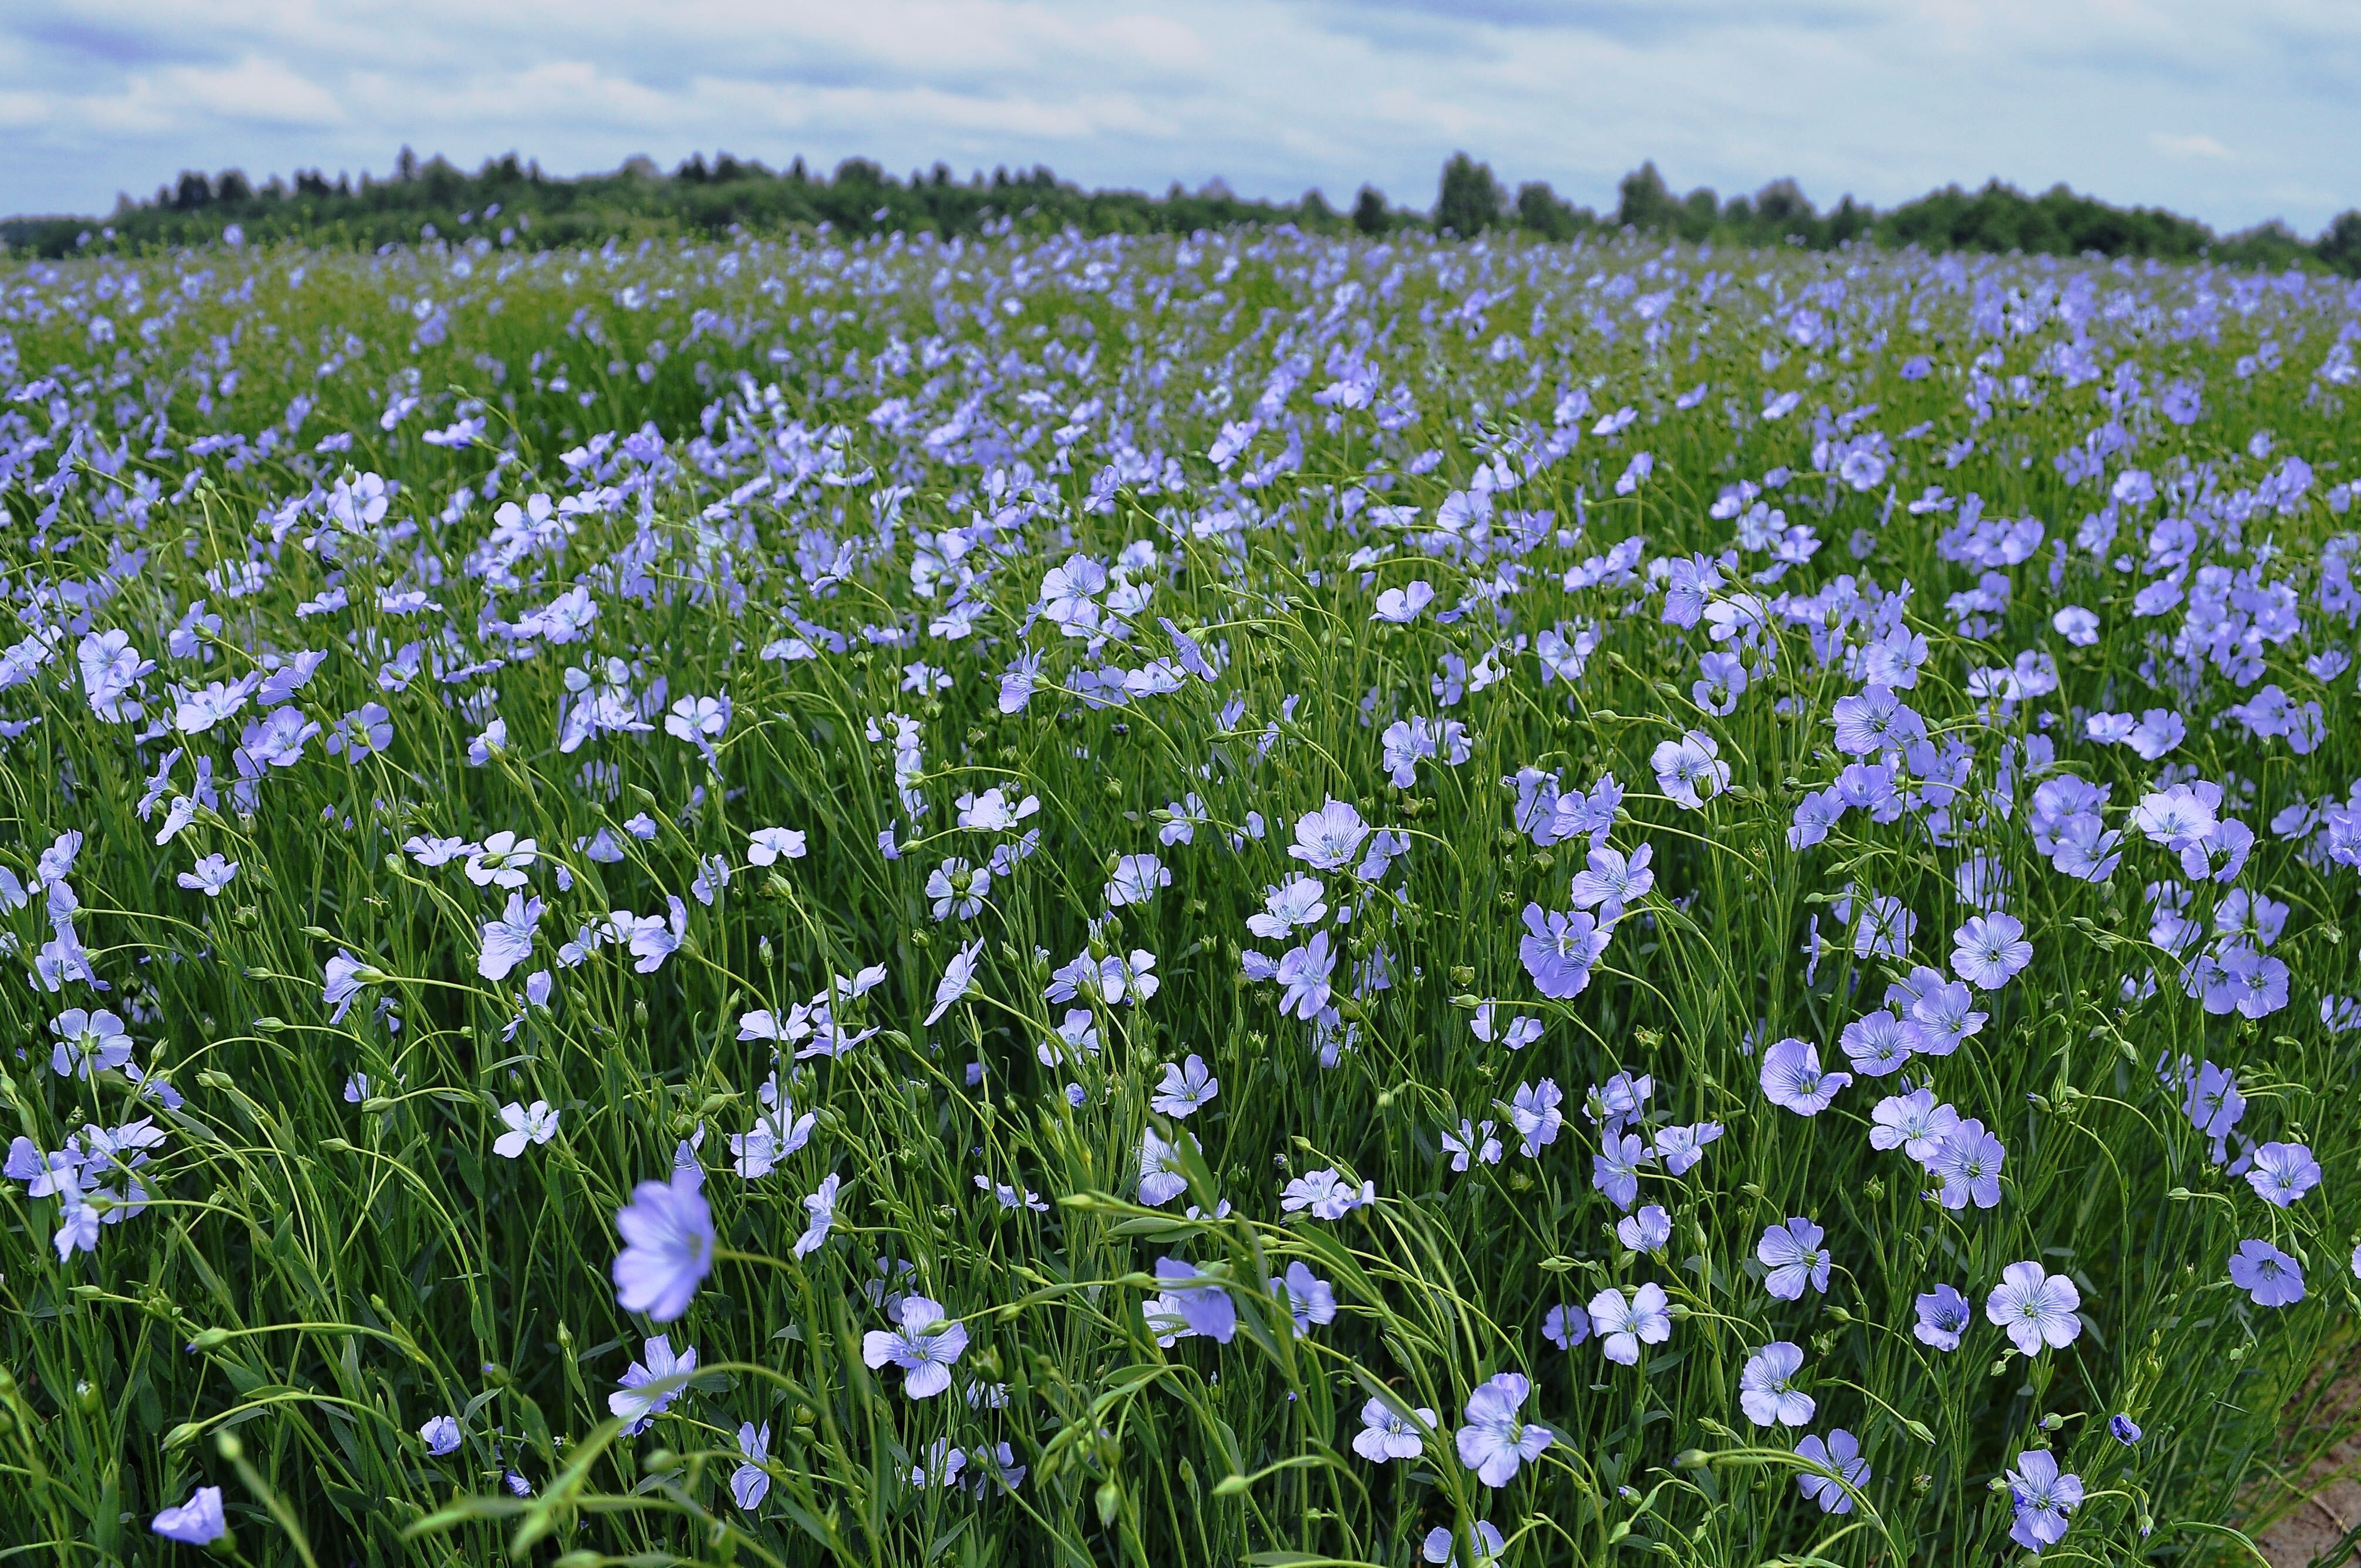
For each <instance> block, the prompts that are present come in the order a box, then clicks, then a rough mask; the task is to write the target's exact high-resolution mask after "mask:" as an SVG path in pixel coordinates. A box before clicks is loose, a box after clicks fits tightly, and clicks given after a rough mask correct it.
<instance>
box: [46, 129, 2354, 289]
mask: <svg viewBox="0 0 2361 1568" xmlns="http://www.w3.org/2000/svg"><path fill="white" fill-rule="evenodd" d="M822 224H825V225H829V226H830V227H831V228H832V229H834V230H836V231H838V232H842V233H848V234H874V233H882V232H886V231H901V232H927V233H933V234H939V235H944V236H950V235H961V234H977V233H982V232H984V231H985V230H986V228H987V225H989V226H990V227H991V228H993V229H994V230H997V229H999V228H1001V227H1003V226H1004V225H1005V226H1007V227H1013V228H1015V229H1017V230H1032V231H1040V230H1059V229H1064V228H1067V227H1069V226H1071V227H1072V228H1076V229H1079V230H1081V231H1082V232H1083V233H1085V234H1093V235H1097V234H1118V233H1119V234H1150V233H1183V234H1185V233H1190V232H1193V231H1195V230H1198V229H1220V228H1232V227H1239V226H1247V225H1279V224H1292V225H1296V226H1297V227H1298V228H1301V229H1307V230H1313V231H1317V232H1320V233H1326V234H1336V233H1344V232H1346V231H1355V232H1358V233H1361V234H1365V235H1382V234H1387V233H1390V232H1395V231H1400V230H1425V231H1428V232H1433V233H1437V234H1444V235H1453V236H1460V237H1466V238H1472V237H1474V236H1477V235H1481V234H1485V233H1488V232H1494V231H1499V232H1502V233H1521V234H1525V235H1530V236H1535V237H1539V238H1543V239H1550V240H1568V239H1572V238H1574V237H1576V236H1579V235H1584V234H1589V233H1596V232H1601V231H1605V232H1613V231H1617V230H1622V229H1632V230H1636V231H1639V232H1641V233H1645V234H1658V235H1664V236H1675V237H1678V238H1680V239H1683V240H1687V241H1690V242H1692V243H1709V244H1715V245H1737V246H1763V245H1790V246H1795V247H1803V248H1807V249H1813V250H1826V249H1830V248H1833V247H1838V246H1841V245H1845V244H1848V243H1850V242H1854V241H1861V242H1866V243H1872V244H1875V245H1880V246H1886V247H1904V246H1917V247H1922V248H1924V249H1927V250H1937V251H1941V250H1970V251H1989V252H2008V251H2023V252H2026V253H2028V254H2038V255H2050V256H2080V255H2086V254H2095V255H2099V256H2104V257H2117V256H2131V257H2158V258H2164V259H2167V260H2176V261H2181V260H2197V259H2201V258H2207V259H2211V260H2213V261H2217V262H2222V263H2225V264H2228V265H2232V266H2237V267H2249V268H2265V269H2273V270H2279V269H2287V268H2290V267H2294V268H2302V269H2311V270H2321V271H2330V272H2336V273H2341V274H2343V275H2345V276H2346V277H2348V278H2351V277H2361V211H2354V212H2347V213H2345V214H2343V215H2342V216H2340V217H2338V218H2337V219H2336V220H2335V221H2334V223H2332V224H2331V225H2329V226H2328V227H2327V229H2326V230H2325V231H2324V232H2323V233H2322V234H2321V236H2319V237H2318V238H2317V239H2312V240H2306V239H2304V238H2302V237H2301V236H2298V235H2297V234H2295V233H2294V232H2293V231H2292V230H2290V228H2289V227H2288V226H2287V225H2284V224H2281V223H2278V222H2272V223H2268V224H2264V225H2259V226H2257V227H2255V228H2250V229H2246V230H2243V231H2241V232H2239V233H2237V234H2233V235H2226V236H2225V235H2218V234H2216V233H2215V232H2214V231H2213V229H2211V228H2209V227H2208V226H2207V225H2204V224H2202V223H2199V222H2198V221H2196V220H2195V219H2193V218H2186V217H2182V216H2180V214H2175V213H2169V212H2166V211H2164V210H2162V209H2160V208H2156V207H2116V206H2111V205H2109V204H2108V203H2104V202H2102V201H2099V200H2097V199H2095V198H2093V197H2090V196H2084V195H2078V194H2076V193H2075V192H2072V191H2070V190H2068V189H2067V188H2066V187H2065V186H2063V185H2058V186H2053V187H2052V188H2051V189H2049V190H2048V191H2046V192H2042V193H2041V194H2040V195H2037V196H2028V195H2026V194H2025V193H2024V192H2021V191H2018V190H2017V189H2015V187H2014V186H2010V185H2005V184H2003V183H2001V182H2000V181H1997V180H1995V181H1990V182H1989V183H1987V184H1985V185H1984V186H1983V187H1982V188H1981V189H1979V190H1975V191H1967V190H1963V189H1961V188H1960V187H1959V186H1957V185H1952V186H1948V187H1946V188H1944V189H1943V190H1940V191H1936V192H1930V193H1928V194H1927V195H1925V196H1921V197H1919V198H1917V199H1916V201H1911V202H1905V203H1902V204H1901V205H1900V206H1897V207H1894V208H1893V209H1891V210H1889V211H1883V212H1881V211H1879V210H1878V209H1877V208H1875V207H1872V206H1869V205H1866V204H1864V203H1859V202H1856V201H1854V200H1853V199H1852V198H1851V197H1850V196H1847V197H1845V198H1844V199H1843V200H1842V201H1840V202H1839V203H1837V204H1836V205H1835V206H1834V207H1832V208H1829V209H1828V211H1826V212H1823V211H1821V210H1819V209H1818V208H1817V207H1816V206H1814V205H1813V203H1812V202H1811V201H1810V199H1809V198H1808V197H1806V195H1805V194H1804V192H1803V190H1802V188H1801V187H1799V186H1798V185H1797V184H1796V183H1795V181H1793V180H1775V181H1772V182H1771V183H1770V184H1768V185H1765V186H1763V189H1761V190H1760V191H1757V192H1754V193H1753V194H1752V195H1751V196H1747V195H1736V196H1730V197H1728V198H1726V199H1725V198H1723V197H1721V196H1719V195H1718V194H1717V193H1716V192H1712V191H1710V190H1702V189H1700V190H1696V191H1691V192H1688V193H1687V194H1686V195H1677V194H1675V192H1673V191H1672V189H1671V188H1670V187H1669V186H1667V185H1666V184H1665V183H1664V177H1663V176H1662V175H1661V174H1659V173H1658V172H1657V170H1656V166H1655V165H1654V164H1653V163H1649V164H1645V165H1643V166H1642V167H1641V168H1640V169H1639V170H1635V171H1634V172H1632V173H1631V174H1628V175H1626V176H1624V178H1623V181H1622V183H1621V186H1620V192H1619V200H1618V202H1617V203H1616V206H1615V209H1614V210H1613V211H1612V212H1609V213H1603V214H1602V213H1597V212H1593V211H1592V210H1591V209H1589V208H1587V207H1583V206H1577V205H1576V204H1575V203H1571V202H1568V201H1566V200H1565V198H1563V197H1561V196H1559V195H1558V194H1557V193H1556V192H1554V191H1553V190H1552V189H1551V188H1550V187H1549V186H1548V184H1546V183H1545V182H1543V181H1529V182H1527V183H1524V184H1521V185H1519V186H1517V187H1516V188H1515V189H1514V191H1511V190H1510V189H1509V187H1508V186H1506V185H1505V184H1503V183H1502V182H1501V181H1499V179H1498V178H1497V177H1496V176H1495V175H1494V174H1493V172H1492V170H1491V169H1490V167H1489V166H1488V165H1486V164H1483V163H1479V162H1477V161H1476V160H1475V159H1472V158H1470V157H1468V156H1467V155H1466V153H1459V154H1456V155H1455V156H1454V157H1453V158H1452V159H1450V160H1449V161H1448V162H1447V163H1445V164H1444V168H1443V175H1442V181H1441V184H1440V187H1439V189H1438V191H1437V192H1436V198H1435V203H1434V205H1433V209H1432V210H1431V211H1419V210H1416V209H1411V208H1404V207H1400V206H1397V205H1395V204H1394V203H1391V202H1390V201H1389V200H1388V199H1387V197H1386V196H1385V194H1384V193H1383V192H1379V191H1378V190H1377V189H1376V188H1375V187H1373V186H1367V185H1365V186H1363V187H1362V188H1361V191H1360V193H1359V197H1358V199H1357V200H1356V202H1355V203H1353V205H1352V207H1351V208H1350V209H1349V210H1346V211H1340V210H1338V209H1336V208H1335V207H1334V206H1332V205H1330V204H1329V203H1327V202H1326V201H1325V200H1324V199H1323V197H1322V196H1321V195H1320V193H1319V192H1316V191H1313V192H1306V193H1305V194H1304V195H1303V196H1302V197H1301V199H1299V200H1297V201H1294V202H1263V201H1248V200H1246V199H1243V198H1241V197H1238V196H1236V195H1234V194H1232V193H1231V192H1230V191H1229V189H1228V188H1227V187H1226V186H1225V185H1224V184H1223V183H1222V182H1221V181H1213V182H1212V183H1211V184H1208V185H1206V186H1204V187H1202V188H1201V189H1199V190H1196V191H1188V190H1184V189H1182V188H1181V186H1180V185H1179V184H1178V183H1175V184H1174V185H1173V186H1172V187H1171V189H1170V190H1169V191H1167V192H1165V193H1164V194H1163V195H1161V196H1150V195H1148V194H1145V193H1143V192H1136V191H1085V190H1083V189H1082V187H1081V186H1079V185H1076V184H1073V183H1071V182H1070V181H1060V179H1059V178H1058V177H1057V176H1056V175H1055V174H1053V173H1051V172H1050V170H1048V169H1046V168H1042V167H1038V166H1037V167H1035V168H1034V169H1032V170H1027V171H1018V172H1012V171H1010V170H1007V169H1005V168H1004V169H999V170H994V171H993V172H992V173H991V174H990V175H986V174H984V173H983V172H982V171H980V170H979V171H978V172H976V173H974V174H973V175H972V176H970V177H969V178H968V179H965V180H961V179H959V178H958V177H957V176H955V175H954V174H953V173H952V171H951V170H950V167H949V166H948V165H946V164H942V163H938V164H936V165H935V166H934V168H933V169H932V170H913V171H912V172H911V174H910V176H909V178H908V179H906V180H902V179H896V178H895V176H893V175H892V174H889V173H888V172H887V171H886V170H884V169H882V168H880V167H879V166H878V165H877V164H875V163H873V162H871V161H869V160H867V159H858V158H855V159H846V160H845V161H844V162H842V163H840V164H839V165H837V167H836V170H835V172H834V173H833V174H821V173H816V172H814V171H812V170H809V169H807V168H806V167H805V164H804V160H803V159H800V158H798V159H795V161H794V162H792V163H791V164H789V165H788V166H787V167H786V168H785V169H784V170H771V169H768V168H766V167H764V166H763V164H761V163H758V162H754V161H752V160H751V159H737V158H733V157H731V156H730V155H729V154H728V153H721V154H719V155H717V156H716V157H714V158H713V159H710V160H708V159H706V158H705V156H704V155H703V154H701V153H700V154H698V155H697V156H695V157H692V158H690V159H688V160H687V161H686V162H685V163H683V164H681V165H680V166H679V167H678V168H677V169H675V170H673V171H672V172H671V173H670V174H666V173H664V171H663V170H661V169H659V168H658V167H657V166H656V165H655V164H654V163H653V162H651V161H650V160H648V159H631V160H630V161H629V162H627V163H626V164H625V165H624V166H623V167H622V168H621V169H620V170H616V171H614V172H613V173H611V174H589V175H584V176H581V177H579V178H577V179H555V178H552V177H550V176H548V175H545V174H544V173H543V172H542V171H541V167H540V165H539V164H538V163H537V162H520V161H518V159H517V158H516V156H515V155H514V154H511V155H510V156H508V157H506V158H500V159H490V160H489V161H487V162H486V163H485V164H484V166H483V167H482V168H480V169H478V170H476V171H475V172H474V173H473V174H469V173H467V172H465V171H463V170H460V169H458V168H456V167H455V166H453V165H452V164H451V163H449V162H447V161H446V160H445V159H443V158H441V157H439V156H438V157H434V158H430V159H426V160H425V161H423V162H421V161H420V160H419V159H418V158H417V156H416V155H415V154H414V153H412V151H411V149H410V148H402V149H401V156H400V157H399V158H398V159H396V162H395V166H394V171H393V174H392V175H391V177H390V178H387V179H371V178H370V177H369V176H368V174H367V173H363V174H362V175H361V176H360V177H359V179H358V180H357V181H355V180H354V179H352V178H351V177H350V176H348V175H346V174H338V175H337V176H336V177H335V179H334V180H333V181H332V180H330V179H329V178H328V177H327V176H326V175H325V174H324V173H323V172H322V171H320V170H300V171H298V172H297V173H296V174H295V176H294V178H293V179H292V180H291V181H286V180H281V179H280V178H279V177H277V176H275V175H274V176H273V177H271V178H270V179H269V181H265V182H264V183H262V184H260V185H256V184H254V183H253V182H252V181H249V180H248V179H247V177H246V175H245V174H243V173H242V172H240V171H239V170H225V171H224V172H222V173H220V174H211V175H209V174H205V173H202V172H198V171H191V172H187V173H183V174H182V175H181V177H180V179H179V181H177V182H176V183H174V184H170V185H165V186H159V188H158V189H157V192H156V193H155V194H154V195H153V196H151V197H149V198H148V199H147V200H145V201H138V200H135V199H133V198H132V197H130V196H129V195H126V196H124V197H123V198H121V199H120V201H118V203H116V206H115V212H114V214H112V215H111V216H109V217H107V218H104V219H97V218H79V217H25V218H11V219H7V220H5V221H0V244H5V247H6V253H7V254H10V255H23V254H27V253H31V254H36V255H39V256H45V257H60V256H67V255H71V254H74V253H76V252H82V253H88V252H91V251H99V252H104V253H118V254H119V253H125V252H132V253H137V252H142V251H149V250H155V249H160V248H164V247H173V246H185V245H194V244H202V243H204V242H206V241H209V240H220V239H224V238H227V239H231V240H233V241H244V242H267V241H272V240H301V241H303V242H306V243H309V244H314V245H333V246H352V247H370V248H375V247H380V246H386V245H398V244H410V243H416V242H419V241H421V240H426V239H433V238H435V237H442V238H445V239H449V240H458V239H462V238H468V237H473V236H478V235H483V236H489V237H492V238H494V239H495V240H497V242H498V243H500V244H501V245H504V246H526V247H536V248H539V247H558V246H574V245H582V244H586V243H588V244H597V243H598V242H600V241H603V240H605V239H608V238H609V237H621V238H637V237H642V236H671V235H684V234H689V235H703V236H723V235H728V234H730V233H733V232H777V231H782V230H787V229H793V228H796V227H807V228H810V227H817V226H818V225H822Z"/></svg>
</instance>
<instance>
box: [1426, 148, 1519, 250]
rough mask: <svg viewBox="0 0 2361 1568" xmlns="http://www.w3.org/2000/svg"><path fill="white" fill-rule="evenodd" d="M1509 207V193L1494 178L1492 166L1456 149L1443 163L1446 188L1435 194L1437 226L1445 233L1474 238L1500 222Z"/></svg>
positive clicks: (1435, 223)
mask: <svg viewBox="0 0 2361 1568" xmlns="http://www.w3.org/2000/svg"><path fill="white" fill-rule="evenodd" d="M1507 207H1508V195H1507V192H1503V191H1502V190H1501V189H1500V182H1499V181H1498V180H1496V179H1494V178H1493V177H1492V166H1491V165H1490V164H1488V163H1478V162H1477V161H1476V160H1475V159H1472V158H1470V157H1468V156H1467V155H1466V153H1464V152H1455V153H1453V154H1452V155H1451V159H1450V160H1449V161H1448V162H1446V163H1445V164H1444V166H1443V187H1442V190H1441V192H1439V193H1438V194H1437V195H1436V197H1435V203H1434V226H1435V227H1436V228H1437V229H1438V230H1439V231H1441V232H1442V233H1444V234H1448V235H1456V236H1458V237H1460V238H1461V239H1473V238H1475V237H1476V236H1477V235H1480V234H1482V233H1483V232H1484V231H1485V230H1486V229H1488V228H1496V227H1498V226H1499V223H1500V220H1501V216H1502V214H1503V213H1504V211H1505V210H1506V209H1507Z"/></svg>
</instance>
